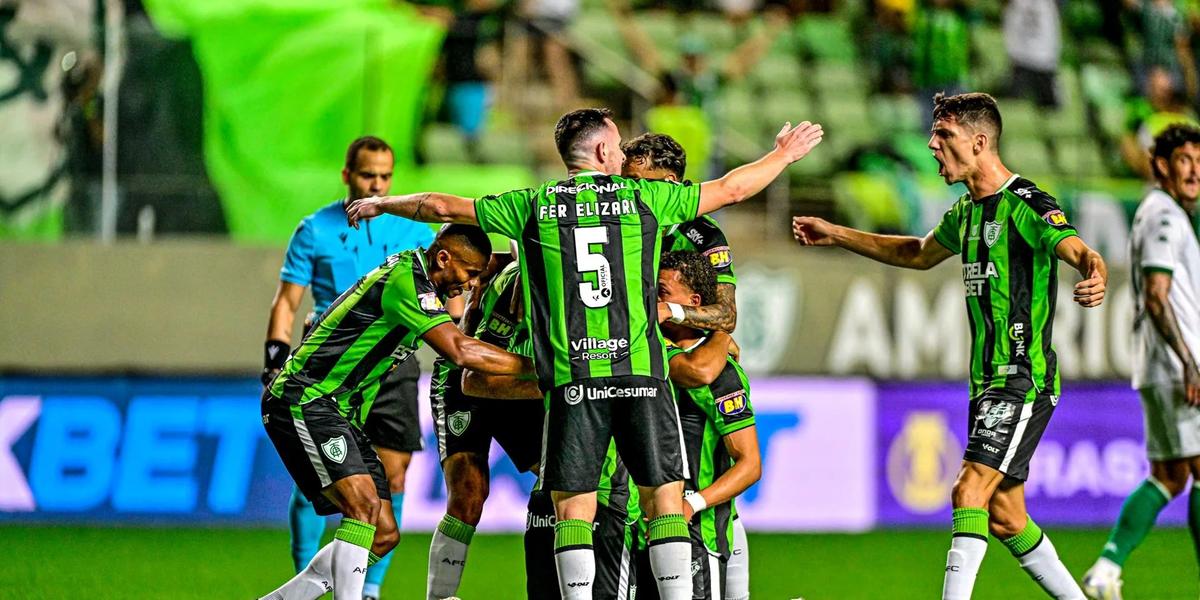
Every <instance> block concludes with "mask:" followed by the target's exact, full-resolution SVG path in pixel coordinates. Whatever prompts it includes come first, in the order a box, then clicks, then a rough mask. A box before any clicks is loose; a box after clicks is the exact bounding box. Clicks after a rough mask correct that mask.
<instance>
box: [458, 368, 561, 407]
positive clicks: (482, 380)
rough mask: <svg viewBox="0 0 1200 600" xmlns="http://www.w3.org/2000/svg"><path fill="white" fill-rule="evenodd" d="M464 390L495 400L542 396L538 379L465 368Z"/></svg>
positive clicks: (528, 398)
mask: <svg viewBox="0 0 1200 600" xmlns="http://www.w3.org/2000/svg"><path fill="white" fill-rule="evenodd" d="M462 390H463V393H464V394H466V395H468V396H475V397H476V398H491V399H493V400H537V399H539V398H542V397H543V396H544V395H543V394H542V390H541V388H539V387H538V384H537V381H534V380H532V379H522V378H519V377H514V376H512V375H488V374H487V373H480V372H479V371H472V370H470V369H465V370H463V377H462Z"/></svg>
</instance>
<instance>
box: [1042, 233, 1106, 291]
mask: <svg viewBox="0 0 1200 600" xmlns="http://www.w3.org/2000/svg"><path fill="white" fill-rule="evenodd" d="M1054 253H1055V254H1056V255H1057V256H1058V257H1059V258H1061V259H1062V260H1063V262H1065V263H1067V264H1069V265H1071V266H1072V267H1074V268H1075V270H1076V271H1079V274H1080V275H1082V276H1083V281H1080V282H1079V283H1077V284H1075V296H1074V300H1075V303H1076V304H1079V305H1080V306H1083V307H1085V308H1092V307H1095V306H1100V304H1101V303H1102V302H1104V294H1105V292H1106V289H1107V286H1108V265H1106V264H1104V257H1102V256H1100V253H1099V252H1096V251H1095V250H1093V249H1091V248H1090V247H1088V245H1087V244H1085V243H1083V240H1081V239H1079V237H1078V236H1074V235H1073V236H1070V237H1067V238H1065V239H1063V240H1062V241H1061V242H1059V243H1058V245H1057V246H1055V247H1054Z"/></svg>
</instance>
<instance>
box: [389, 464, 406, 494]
mask: <svg viewBox="0 0 1200 600" xmlns="http://www.w3.org/2000/svg"><path fill="white" fill-rule="evenodd" d="M406 472H407V469H402V470H400V471H399V472H397V473H388V490H390V491H391V492H392V493H393V494H403V493H404V474H405V473H406Z"/></svg>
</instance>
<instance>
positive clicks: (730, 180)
mask: <svg viewBox="0 0 1200 600" xmlns="http://www.w3.org/2000/svg"><path fill="white" fill-rule="evenodd" d="M823 135H825V132H824V130H822V129H821V125H820V124H818V123H809V122H808V121H804V122H802V123H800V124H799V125H797V126H795V127H792V124H791V123H784V125H783V129H780V130H779V133H778V134H777V135H776V136H775V147H774V148H773V149H772V150H771V151H770V152H768V153H766V155H764V156H763V157H762V158H760V159H758V160H756V161H754V162H752V163H750V164H747V165H742V166H740V167H738V168H736V169H734V170H732V171H730V172H728V173H726V174H725V176H724V177H722V178H720V179H716V180H713V181H706V182H704V183H703V184H701V185H700V209H699V214H701V215H705V214H708V213H710V212H713V211H715V210H719V209H721V208H724V207H726V206H729V205H730V204H737V203H738V202H741V201H742V200H745V199H746V198H749V197H751V196H753V195H755V194H757V193H759V192H761V191H762V190H763V188H765V187H767V185H768V184H770V183H771V182H772V181H774V180H775V178H776V177H779V174H780V173H783V170H784V169H786V168H787V166H788V165H790V164H792V163H794V162H796V161H798V160H800V159H802V158H804V157H805V156H807V155H808V153H809V152H810V151H811V150H812V149H813V148H815V147H816V146H817V144H820V143H821V137H822V136H823Z"/></svg>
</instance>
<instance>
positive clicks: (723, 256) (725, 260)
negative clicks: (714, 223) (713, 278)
mask: <svg viewBox="0 0 1200 600" xmlns="http://www.w3.org/2000/svg"><path fill="white" fill-rule="evenodd" d="M704 256H707V257H708V262H709V263H711V264H712V266H713V268H714V269H724V268H725V267H728V266H729V265H730V264H732V263H733V256H732V255H731V254H730V252H729V246H717V247H716V248H712V249H711V250H708V251H707V252H705V253H704Z"/></svg>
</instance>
